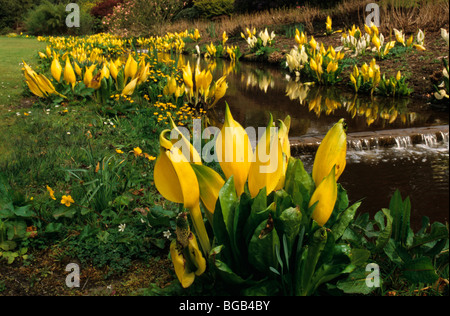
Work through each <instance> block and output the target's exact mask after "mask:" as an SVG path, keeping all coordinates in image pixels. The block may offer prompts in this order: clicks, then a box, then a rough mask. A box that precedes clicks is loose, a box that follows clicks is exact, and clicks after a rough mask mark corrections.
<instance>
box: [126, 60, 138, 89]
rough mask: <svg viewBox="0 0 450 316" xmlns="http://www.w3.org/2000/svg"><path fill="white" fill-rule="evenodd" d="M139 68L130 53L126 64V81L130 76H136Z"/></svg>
mask: <svg viewBox="0 0 450 316" xmlns="http://www.w3.org/2000/svg"><path fill="white" fill-rule="evenodd" d="M137 70H138V63H137V62H136V60H134V58H133V57H132V56H131V54H129V55H128V59H127V62H126V64H125V82H127V80H128V78H134V76H135V75H136V73H137Z"/></svg>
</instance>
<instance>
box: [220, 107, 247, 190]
mask: <svg viewBox="0 0 450 316" xmlns="http://www.w3.org/2000/svg"><path fill="white" fill-rule="evenodd" d="M216 154H217V159H218V160H219V164H220V167H221V168H222V171H223V173H224V174H225V177H226V178H227V179H228V178H230V177H231V176H234V184H235V188H236V193H237V194H238V196H240V195H241V194H242V193H243V192H244V185H245V183H246V182H247V176H248V172H249V169H250V165H251V161H252V157H253V149H252V146H251V143H250V139H249V137H248V135H247V132H246V131H245V130H244V128H243V127H242V126H241V125H240V124H239V123H238V122H236V121H235V120H234V119H233V116H232V115H231V112H230V109H229V107H228V104H227V105H226V108H225V123H224V124H223V127H222V129H221V131H220V133H219V134H218V135H217V139H216Z"/></svg>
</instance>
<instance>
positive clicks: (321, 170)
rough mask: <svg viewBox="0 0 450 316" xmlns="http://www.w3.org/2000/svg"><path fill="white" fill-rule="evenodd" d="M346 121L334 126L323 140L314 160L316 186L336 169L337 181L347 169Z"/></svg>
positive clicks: (313, 174)
mask: <svg viewBox="0 0 450 316" xmlns="http://www.w3.org/2000/svg"><path fill="white" fill-rule="evenodd" d="M345 131H346V124H345V122H344V119H341V120H340V121H339V122H337V123H336V124H334V126H333V127H332V128H331V129H330V130H329V131H328V133H327V134H326V135H325V137H324V139H323V140H322V142H321V144H320V146H319V148H318V149H317V153H316V156H315V158H314V165H313V170H312V177H313V179H314V182H315V184H316V186H318V185H319V184H320V183H321V182H322V180H323V178H325V177H326V176H327V175H328V174H329V173H330V171H331V169H332V168H333V167H335V171H336V174H335V176H336V181H337V180H338V179H339V177H340V175H341V174H342V172H343V171H344V169H345V165H346V155H347V135H346V132H345Z"/></svg>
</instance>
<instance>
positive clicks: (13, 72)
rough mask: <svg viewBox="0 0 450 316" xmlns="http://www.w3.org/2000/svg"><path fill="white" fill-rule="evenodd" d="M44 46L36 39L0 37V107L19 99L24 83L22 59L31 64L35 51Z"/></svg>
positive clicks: (33, 60) (35, 58)
mask: <svg viewBox="0 0 450 316" xmlns="http://www.w3.org/2000/svg"><path fill="white" fill-rule="evenodd" d="M45 46H46V43H44V42H39V41H37V40H36V39H31V38H30V39H28V38H8V37H0V73H1V80H0V88H1V89H0V109H3V108H5V107H6V106H9V105H12V104H17V103H18V102H19V101H20V98H21V94H22V85H23V83H24V81H23V76H22V75H21V74H22V71H21V69H22V65H23V63H22V60H26V61H29V64H30V65H33V64H34V62H36V61H37V58H38V57H37V52H38V51H39V50H42V49H43V48H45Z"/></svg>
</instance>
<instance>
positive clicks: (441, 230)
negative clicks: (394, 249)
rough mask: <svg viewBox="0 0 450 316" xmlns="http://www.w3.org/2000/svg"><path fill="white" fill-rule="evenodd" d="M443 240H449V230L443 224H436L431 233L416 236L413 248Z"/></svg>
mask: <svg viewBox="0 0 450 316" xmlns="http://www.w3.org/2000/svg"><path fill="white" fill-rule="evenodd" d="M441 239H448V228H447V226H445V225H444V224H442V223H439V222H434V223H433V224H432V225H431V230H430V232H429V233H424V234H422V235H416V236H414V240H413V243H412V246H411V248H413V247H418V246H421V245H423V244H426V243H429V242H433V241H437V240H441Z"/></svg>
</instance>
